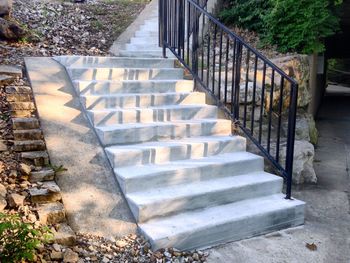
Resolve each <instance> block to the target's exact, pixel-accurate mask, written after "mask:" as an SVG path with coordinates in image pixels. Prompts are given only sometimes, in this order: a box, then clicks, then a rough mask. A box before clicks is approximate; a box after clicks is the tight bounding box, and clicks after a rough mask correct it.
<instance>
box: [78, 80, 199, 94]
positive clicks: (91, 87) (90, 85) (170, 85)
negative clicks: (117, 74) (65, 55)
mask: <svg viewBox="0 0 350 263" xmlns="http://www.w3.org/2000/svg"><path fill="white" fill-rule="evenodd" d="M73 83H74V86H75V88H76V89H77V91H78V93H80V94H86V95H89V94H96V95H97V94H98V95H100V94H125V93H168V92H171V93H173V92H191V91H193V87H194V84H193V81H192V80H147V81H143V80H121V81H120V80H104V81H96V80H95V81H74V82H73Z"/></svg>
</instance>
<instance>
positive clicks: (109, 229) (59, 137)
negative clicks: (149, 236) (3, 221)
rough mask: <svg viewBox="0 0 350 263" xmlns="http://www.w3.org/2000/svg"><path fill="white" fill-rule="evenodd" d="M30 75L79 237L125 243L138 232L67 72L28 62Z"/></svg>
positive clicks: (42, 61) (52, 64)
mask: <svg viewBox="0 0 350 263" xmlns="http://www.w3.org/2000/svg"><path fill="white" fill-rule="evenodd" d="M25 64H26V69H27V74H28V77H29V79H30V82H31V86H32V88H33V92H34V96H35V102H36V105H37V109H38V114H39V118H40V122H41V127H42V129H43V133H44V136H45V140H46V144H47V149H48V153H49V156H50V160H51V163H52V164H53V165H63V166H64V167H65V168H67V169H68V171H67V172H65V173H62V174H60V175H58V176H57V177H56V179H57V183H58V185H59V186H60V187H61V190H62V197H63V203H64V205H65V209H66V211H67V217H68V221H69V223H70V225H71V227H72V228H73V230H74V231H76V232H78V233H87V234H94V235H99V236H103V237H107V238H108V237H112V236H113V237H121V236H124V235H126V234H130V233H136V230H137V227H136V224H135V222H134V219H133V216H132V215H131V213H130V210H129V208H128V206H127V204H126V202H125V199H124V197H123V195H122V193H121V191H120V189H119V185H118V184H117V182H116V181H115V178H114V175H113V172H112V170H111V168H110V165H109V163H108V160H107V157H106V155H105V154H104V152H103V149H102V147H101V146H100V144H99V142H98V140H97V137H96V135H95V134H94V132H93V131H92V129H91V128H90V125H89V122H88V120H87V119H86V117H85V115H84V114H83V113H82V112H81V109H80V106H81V105H80V102H79V99H78V98H77V97H76V96H75V92H74V90H73V87H72V85H71V82H70V80H69V78H68V75H67V73H66V71H65V69H64V67H63V66H61V65H60V64H59V63H58V62H56V61H55V60H54V59H52V58H26V59H25Z"/></svg>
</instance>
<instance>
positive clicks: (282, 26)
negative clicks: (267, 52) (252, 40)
mask: <svg viewBox="0 0 350 263" xmlns="http://www.w3.org/2000/svg"><path fill="white" fill-rule="evenodd" d="M229 3H230V5H229V6H230V8H228V9H225V10H224V11H223V12H221V14H220V17H221V19H222V20H223V21H224V22H226V23H230V24H236V25H238V26H241V27H243V28H247V29H249V30H254V31H256V32H258V33H259V34H260V36H261V38H262V40H263V43H265V44H272V45H276V46H277V47H278V50H279V51H281V52H289V51H295V52H299V53H305V54H311V53H314V52H322V51H324V49H325V46H324V43H323V40H324V39H325V38H326V37H328V36H331V35H333V34H334V33H335V32H337V30H338V29H339V18H338V15H337V12H336V11H337V6H339V5H340V4H341V3H342V0H298V1H295V0H265V1H264V0H246V1H244V0H229Z"/></svg>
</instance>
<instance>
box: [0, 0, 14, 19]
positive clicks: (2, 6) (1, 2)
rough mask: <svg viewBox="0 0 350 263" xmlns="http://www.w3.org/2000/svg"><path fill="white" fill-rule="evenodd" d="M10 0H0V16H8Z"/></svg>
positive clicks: (10, 6) (10, 8) (10, 7)
mask: <svg viewBox="0 0 350 263" xmlns="http://www.w3.org/2000/svg"><path fill="white" fill-rule="evenodd" d="M11 10H12V0H0V16H1V17H2V16H8V15H10V14H11Z"/></svg>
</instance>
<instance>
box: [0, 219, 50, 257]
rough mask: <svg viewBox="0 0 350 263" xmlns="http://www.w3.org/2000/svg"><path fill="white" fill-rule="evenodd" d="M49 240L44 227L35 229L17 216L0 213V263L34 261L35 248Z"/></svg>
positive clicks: (47, 231)
mask: <svg viewBox="0 0 350 263" xmlns="http://www.w3.org/2000/svg"><path fill="white" fill-rule="evenodd" d="M50 238H51V234H50V232H49V230H48V229H47V228H46V227H45V228H44V227H42V228H39V229H35V228H34V227H33V224H30V223H24V222H22V221H21V219H20V218H19V217H18V216H13V215H6V214H2V213H0V262H2V263H10V262H11V263H13V262H19V261H22V260H34V257H35V248H37V247H38V246H39V245H40V244H41V243H43V242H47V241H48V240H49V239H50Z"/></svg>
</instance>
